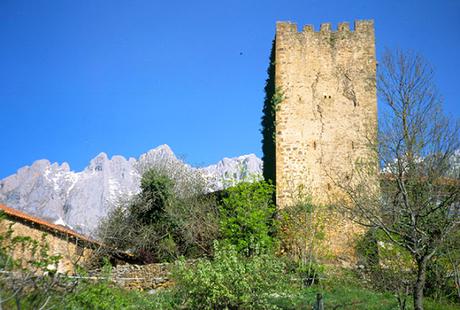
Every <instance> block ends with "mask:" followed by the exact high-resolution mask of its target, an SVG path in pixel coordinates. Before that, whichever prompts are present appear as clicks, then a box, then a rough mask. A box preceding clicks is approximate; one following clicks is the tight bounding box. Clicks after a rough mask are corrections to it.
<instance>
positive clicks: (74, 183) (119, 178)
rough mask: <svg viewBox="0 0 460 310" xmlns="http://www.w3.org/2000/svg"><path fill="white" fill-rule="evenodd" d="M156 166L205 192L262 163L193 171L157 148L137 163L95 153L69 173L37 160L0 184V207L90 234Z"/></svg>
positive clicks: (242, 161)
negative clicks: (194, 178)
mask: <svg viewBox="0 0 460 310" xmlns="http://www.w3.org/2000/svg"><path fill="white" fill-rule="evenodd" d="M159 164H161V165H169V166H174V167H175V169H176V170H188V171H192V172H194V173H197V174H199V175H202V176H203V177H204V179H205V180H206V187H207V190H208V191H215V190H220V189H222V188H224V187H225V186H228V185H230V184H233V183H235V182H238V181H241V180H243V179H251V178H260V177H261V174H262V161H261V160H260V159H259V158H258V157H257V156H256V155H254V154H250V155H244V156H240V157H237V158H224V159H223V160H222V161H220V162H218V163H217V164H215V165H210V166H208V167H204V168H193V167H191V166H190V165H187V164H186V163H184V162H183V161H181V160H179V159H177V157H176V156H175V155H174V153H173V151H172V150H171V149H170V148H169V146H167V145H161V146H159V147H157V148H155V149H152V150H150V151H148V152H147V153H145V154H142V155H141V156H140V157H139V159H135V158H129V159H126V158H124V157H123V156H117V155H116V156H113V157H112V158H108V156H107V154H105V153H100V154H99V155H98V156H96V157H95V158H93V159H92V160H91V161H90V163H89V165H88V166H87V167H86V168H85V169H84V170H83V171H80V172H74V171H71V170H70V166H69V165H68V164H67V163H63V164H61V165H59V164H58V163H50V162H49V161H48V160H46V159H42V160H37V161H35V162H34V163H33V164H32V165H31V166H25V167H22V168H20V169H19V170H18V171H17V173H16V174H13V175H11V176H8V177H6V178H4V179H3V180H0V203H3V204H6V205H8V206H9V207H12V208H15V209H18V210H21V211H23V212H26V213H28V214H31V215H35V216H38V217H41V218H43V219H46V220H48V221H51V222H54V223H56V224H61V225H67V226H69V227H71V228H73V229H75V230H77V231H79V232H81V233H84V234H88V235H91V234H92V233H93V232H94V230H95V228H96V227H97V225H98V223H99V221H100V219H101V218H103V217H105V216H106V215H107V214H108V212H109V211H110V210H111V209H112V208H113V207H114V206H115V205H116V204H117V202H118V201H119V200H120V199H128V198H129V197H132V196H133V195H135V194H136V193H138V192H139V191H140V179H141V175H142V172H143V171H145V170H146V169H148V168H149V167H152V166H154V165H159Z"/></svg>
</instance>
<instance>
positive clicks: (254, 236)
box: [220, 181, 275, 255]
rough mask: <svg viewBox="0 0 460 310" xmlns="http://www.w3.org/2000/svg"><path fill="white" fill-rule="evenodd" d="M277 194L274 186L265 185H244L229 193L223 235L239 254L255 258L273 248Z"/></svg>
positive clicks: (223, 205)
mask: <svg viewBox="0 0 460 310" xmlns="http://www.w3.org/2000/svg"><path fill="white" fill-rule="evenodd" d="M273 191H274V187H273V185H271V184H270V183H268V182H265V181H258V182H252V183H251V182H243V183H239V184H237V185H236V186H234V187H231V188H229V189H227V190H226V191H225V194H224V196H225V197H224V198H223V199H222V203H221V206H220V213H221V219H220V232H221V235H222V238H223V239H224V240H226V241H227V242H229V243H231V244H233V245H235V246H236V249H237V250H238V251H239V252H243V253H245V254H247V255H252V254H254V253H255V252H256V251H258V250H259V249H267V248H270V247H271V246H272V245H273V237H272V234H273V232H274V215H275V205H274V204H273V200H272V198H273Z"/></svg>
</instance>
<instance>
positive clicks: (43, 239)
mask: <svg viewBox="0 0 460 310" xmlns="http://www.w3.org/2000/svg"><path fill="white" fill-rule="evenodd" d="M0 213H2V214H4V216H3V218H2V219H0V236H6V235H7V231H8V230H10V231H11V238H14V237H30V238H31V239H33V240H36V241H37V242H39V244H40V248H42V247H41V246H42V245H46V247H48V253H47V254H48V255H49V256H54V255H59V256H60V257H61V259H60V260H59V263H58V265H57V266H54V267H55V268H56V269H57V272H60V273H73V272H74V271H75V267H76V265H77V264H78V265H82V264H84V263H86V262H88V260H89V259H91V258H92V255H93V254H94V251H95V250H97V249H98V248H100V247H101V246H102V245H101V244H100V243H98V242H97V241H94V240H91V239H89V238H88V237H86V236H83V235H81V234H79V233H77V232H75V231H73V230H71V229H69V228H66V227H64V226H61V225H56V224H52V223H49V222H47V221H45V220H43V219H40V218H37V217H35V216H31V215H28V214H26V213H24V212H21V211H19V210H16V209H13V208H9V207H7V206H4V205H0ZM6 242H8V240H6ZM40 248H39V250H40ZM9 254H11V255H12V257H13V258H15V259H21V260H22V261H23V262H24V261H28V260H30V259H33V258H34V257H35V258H37V257H38V255H39V254H38V253H36V254H32V253H31V251H30V249H26V250H24V249H22V248H21V246H17V247H16V248H15V249H14V250H13V252H12V253H9ZM24 256H26V257H24ZM36 256H37V257H36Z"/></svg>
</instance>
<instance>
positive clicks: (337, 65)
mask: <svg viewBox="0 0 460 310" xmlns="http://www.w3.org/2000/svg"><path fill="white" fill-rule="evenodd" d="M374 41H375V38H374V25H373V21H356V22H355V25H354V30H350V26H349V24H348V23H340V24H339V25H338V29H337V30H336V31H334V30H332V29H331V25H330V24H322V25H321V28H320V30H319V31H315V30H314V28H313V27H312V26H310V25H307V26H304V27H303V29H302V31H301V32H299V31H298V29H297V25H296V24H293V23H289V22H278V23H277V25H276V38H275V45H274V49H275V53H274V54H275V67H274V71H275V72H274V73H275V74H274V77H275V79H274V81H275V87H276V90H277V92H280V93H281V96H282V101H281V102H280V103H279V104H278V105H277V107H276V112H275V130H276V134H275V169H276V170H275V175H276V181H275V182H276V200H277V205H278V206H280V207H283V206H287V205H289V204H292V203H295V199H296V198H295V197H296V195H297V194H298V193H299V191H302V192H304V193H308V194H309V195H310V196H311V197H312V200H313V202H314V203H316V204H323V205H327V204H330V203H332V202H333V200H334V198H335V197H337V195H340V189H339V188H338V187H337V186H336V184H338V183H337V180H339V179H342V180H344V179H345V180H346V179H349V178H350V177H351V175H352V173H353V169H354V166H355V163H356V162H357V161H358V160H360V159H362V158H375V153H374V151H373V150H372V149H371V147H370V146H369V142H370V141H373V139H375V137H376V130H377V97H376V83H375V82H376V60H375V42H374ZM372 156H374V157H372ZM375 166H376V167H377V163H376V165H375ZM371 179H373V178H371ZM331 225H333V226H334V227H329V228H328V231H327V232H326V235H327V236H326V238H328V241H329V243H330V244H331V247H332V248H333V252H334V254H337V255H339V256H340V255H342V254H343V252H344V248H345V247H347V246H348V245H347V240H346V239H347V238H344V234H343V233H344V230H347V231H352V232H353V231H355V229H354V228H356V226H354V225H353V224H352V223H351V222H349V221H347V220H346V219H342V220H339V221H336V222H334V224H332V223H331ZM337 232H338V233H337ZM345 252H346V251H345Z"/></svg>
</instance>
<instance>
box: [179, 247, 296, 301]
mask: <svg viewBox="0 0 460 310" xmlns="http://www.w3.org/2000/svg"><path fill="white" fill-rule="evenodd" d="M173 277H174V279H175V281H176V289H177V292H178V294H179V295H180V298H179V299H181V300H182V301H183V303H184V304H183V306H184V307H186V308H190V309H266V308H276V307H275V306H272V305H271V303H270V298H271V296H273V295H276V294H277V293H278V292H279V291H283V290H284V287H285V286H286V284H287V278H286V276H285V265H284V263H283V262H282V261H281V260H279V259H278V258H276V257H274V256H272V255H269V254H261V255H254V256H252V257H246V256H244V255H241V254H239V253H238V252H237V250H236V247H235V246H234V245H228V244H227V245H225V246H219V245H218V244H217V242H216V248H215V256H214V259H213V260H199V261H197V262H196V263H195V264H194V265H190V264H187V263H186V262H185V261H184V260H180V261H178V262H177V263H176V268H175V270H174V272H173Z"/></svg>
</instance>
